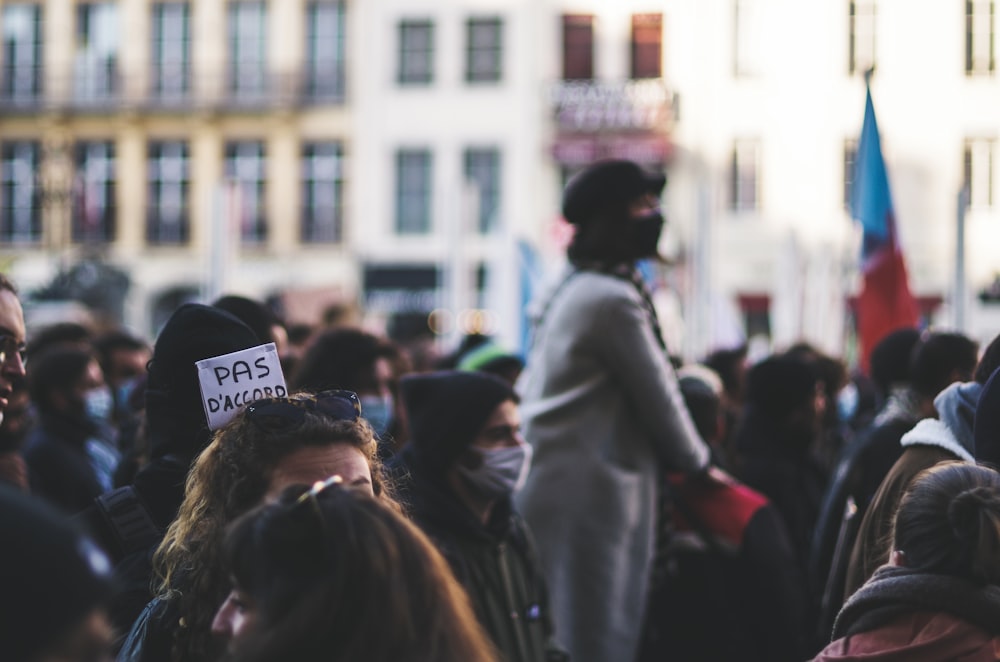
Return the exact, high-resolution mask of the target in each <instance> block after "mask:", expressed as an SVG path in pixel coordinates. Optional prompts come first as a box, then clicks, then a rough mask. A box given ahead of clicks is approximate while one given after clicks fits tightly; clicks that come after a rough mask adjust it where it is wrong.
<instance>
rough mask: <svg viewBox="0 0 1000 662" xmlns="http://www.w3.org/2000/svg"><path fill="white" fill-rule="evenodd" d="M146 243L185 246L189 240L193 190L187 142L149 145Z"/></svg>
mask: <svg viewBox="0 0 1000 662" xmlns="http://www.w3.org/2000/svg"><path fill="white" fill-rule="evenodd" d="M146 172H147V178H148V181H149V192H148V203H147V209H146V241H148V242H149V243H150V244H183V243H187V241H188V239H189V238H190V187H191V179H190V175H189V166H188V145H187V143H186V142H180V141H170V142H153V143H150V144H149V151H148V153H147V161H146Z"/></svg>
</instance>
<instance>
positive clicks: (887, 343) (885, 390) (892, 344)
mask: <svg viewBox="0 0 1000 662" xmlns="http://www.w3.org/2000/svg"><path fill="white" fill-rule="evenodd" d="M919 342H920V331H918V330H917V329H898V330H896V331H893V332H892V333H890V334H889V335H887V336H886V337H885V338H882V340H880V341H879V342H878V343H877V344H876V345H875V347H874V348H873V349H872V355H871V376H872V381H873V382H875V386H876V388H878V390H879V392H880V395H881V397H882V398H883V399H884V398H885V397H886V396H888V395H889V391H890V390H891V389H892V387H893V386H895V385H902V384H909V383H910V360H911V358H912V356H913V349H914V348H915V347H916V346H917V344H918V343H919Z"/></svg>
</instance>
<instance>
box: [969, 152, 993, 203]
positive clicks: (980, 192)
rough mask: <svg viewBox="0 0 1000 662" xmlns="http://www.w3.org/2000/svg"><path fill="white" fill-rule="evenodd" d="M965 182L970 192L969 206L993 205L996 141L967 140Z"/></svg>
mask: <svg viewBox="0 0 1000 662" xmlns="http://www.w3.org/2000/svg"><path fill="white" fill-rule="evenodd" d="M962 163H963V168H962V172H963V183H964V185H965V188H966V190H967V191H968V194H969V206H971V207H973V208H979V209H991V208H992V207H993V200H994V195H993V186H994V181H995V179H996V178H995V176H994V174H995V170H996V168H995V167H994V165H995V163H996V141H995V140H992V139H988V138H985V139H980V138H973V139H969V140H966V141H965V150H964V154H963V159H962Z"/></svg>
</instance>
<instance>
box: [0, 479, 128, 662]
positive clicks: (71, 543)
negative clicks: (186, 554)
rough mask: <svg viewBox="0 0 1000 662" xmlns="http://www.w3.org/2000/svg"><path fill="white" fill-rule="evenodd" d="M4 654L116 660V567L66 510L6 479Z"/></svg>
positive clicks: (1, 494) (0, 613)
mask: <svg viewBox="0 0 1000 662" xmlns="http://www.w3.org/2000/svg"><path fill="white" fill-rule="evenodd" d="M0 540H2V541H3V544H2V545H0V658H2V659H3V660H5V661H8V662H106V661H107V662H109V661H110V659H111V657H110V655H109V645H110V643H111V627H110V625H109V623H108V620H107V616H106V614H105V612H104V602H105V601H106V599H107V598H108V596H109V595H110V593H111V582H110V577H109V570H110V566H109V564H108V560H107V558H105V557H104V555H103V554H102V553H101V552H100V551H99V550H98V549H97V547H96V546H95V545H94V543H92V542H90V541H89V540H87V539H86V538H84V537H83V536H82V535H81V534H80V533H79V532H77V531H76V530H75V529H73V528H72V527H70V526H69V525H68V524H67V522H66V518H65V516H63V515H62V514H61V513H58V512H56V511H55V510H53V509H52V507H51V506H48V505H46V504H44V503H42V502H40V501H38V500H37V499H35V498H32V497H29V496H27V495H25V494H23V493H21V492H17V491H15V490H13V489H12V488H10V487H8V486H5V485H0Z"/></svg>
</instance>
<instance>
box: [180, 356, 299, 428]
mask: <svg viewBox="0 0 1000 662" xmlns="http://www.w3.org/2000/svg"><path fill="white" fill-rule="evenodd" d="M195 365H196V366H197V367H198V382H199V383H200V384H201V398H202V404H203V405H204V406H205V418H206V419H208V427H209V428H210V429H212V430H218V429H219V428H220V427H222V426H223V425H225V424H226V423H228V422H229V421H231V420H232V419H233V417H234V416H236V414H237V413H239V411H240V410H241V409H242V408H243V407H244V406H246V405H248V404H249V403H251V402H253V401H254V400H260V399H261V398H270V397H284V396H286V395H288V388H287V387H286V386H285V375H284V374H283V373H282V372H281V362H280V361H279V360H278V349H277V348H276V347H275V346H274V343H273V342H272V343H267V344H266V345H259V346H257V347H251V348H250V349H243V350H240V351H238V352H233V353H231V354H223V355H222V356H214V357H212V358H210V359H203V360H201V361H198V362H197V363H195Z"/></svg>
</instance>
